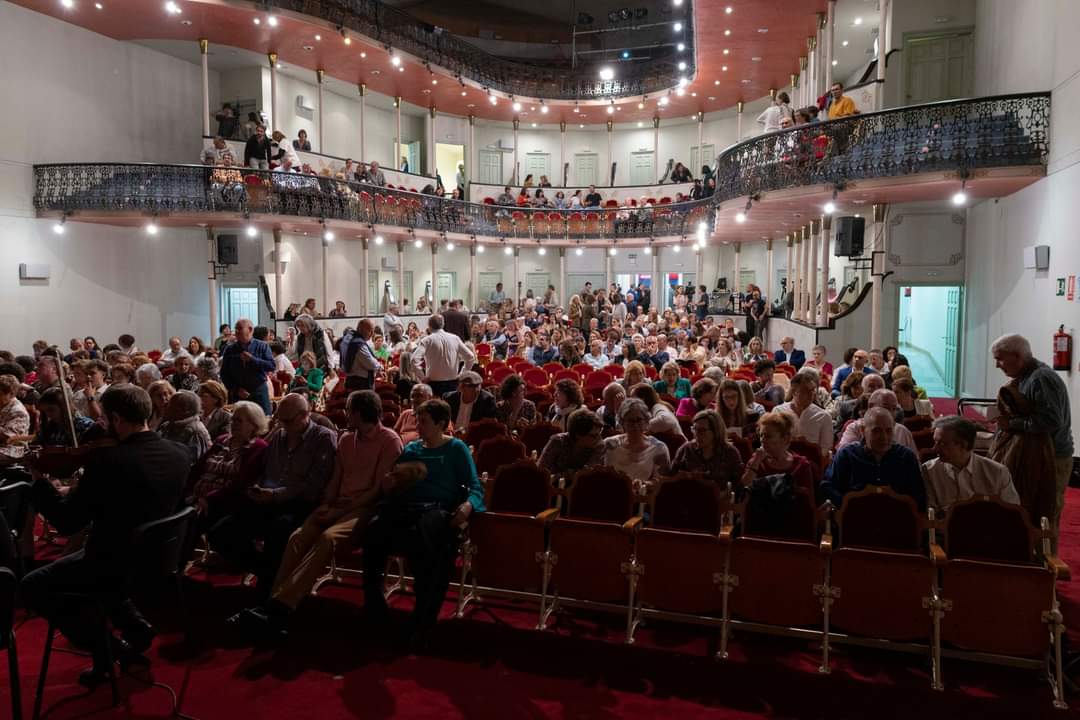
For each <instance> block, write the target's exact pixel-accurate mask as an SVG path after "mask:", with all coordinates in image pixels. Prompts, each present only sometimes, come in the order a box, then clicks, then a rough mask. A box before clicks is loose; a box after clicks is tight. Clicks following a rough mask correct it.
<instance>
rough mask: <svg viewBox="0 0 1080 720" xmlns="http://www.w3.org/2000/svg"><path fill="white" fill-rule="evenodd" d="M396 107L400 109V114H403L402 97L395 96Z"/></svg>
mask: <svg viewBox="0 0 1080 720" xmlns="http://www.w3.org/2000/svg"><path fill="white" fill-rule="evenodd" d="M394 107H396V108H397V109H398V112H401V96H400V95H395V96H394Z"/></svg>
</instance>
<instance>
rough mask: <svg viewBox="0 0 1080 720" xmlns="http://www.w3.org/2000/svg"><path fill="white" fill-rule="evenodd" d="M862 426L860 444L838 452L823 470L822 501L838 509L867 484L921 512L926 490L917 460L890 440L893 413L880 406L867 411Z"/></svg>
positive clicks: (904, 448) (902, 447)
mask: <svg viewBox="0 0 1080 720" xmlns="http://www.w3.org/2000/svg"><path fill="white" fill-rule="evenodd" d="M862 425H863V440H862V442H858V443H851V444H849V445H846V446H844V447H843V448H841V449H840V450H838V451H837V453H836V457H834V458H833V460H832V463H831V464H830V465H829V468H828V470H826V472H825V479H824V480H823V481H822V483H821V489H822V493H823V494H824V496H825V498H826V499H828V500H831V501H832V502H833V504H834V505H835V506H836V507H838V508H839V507H840V506H841V504H842V503H843V500H844V495H846V494H847V493H849V492H856V491H858V490H862V489H863V488H865V487H867V486H870V485H888V486H889V487H891V488H892V489H893V490H895V491H896V492H897V493H899V494H901V495H908V496H910V497H911V498H913V499H914V500H915V502H916V504H917V505H918V506H919V509H920V510H923V509H925V508H926V489H925V487H924V486H923V481H922V473H921V470H920V467H919V459H918V457H917V456H916V455H915V453H913V452H912V451H911V450H909V449H908V448H906V447H904V446H903V445H900V444H898V443H896V442H895V441H894V440H893V437H894V435H893V429H894V427H895V425H896V420H895V418H894V417H893V413H892V412H891V411H889V410H886V409H885V408H883V407H874V408H870V409H869V410H867V411H866V415H865V416H864V417H863V419H862Z"/></svg>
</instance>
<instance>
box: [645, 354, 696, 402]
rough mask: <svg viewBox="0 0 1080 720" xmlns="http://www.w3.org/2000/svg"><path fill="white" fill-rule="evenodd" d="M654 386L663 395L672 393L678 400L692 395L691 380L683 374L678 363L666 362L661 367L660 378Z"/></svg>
mask: <svg viewBox="0 0 1080 720" xmlns="http://www.w3.org/2000/svg"><path fill="white" fill-rule="evenodd" d="M653 388H655V389H656V392H658V393H660V394H661V395H671V396H672V397H674V398H675V399H676V400H682V399H683V398H687V397H690V381H689V380H687V379H686V378H684V377H682V376H681V373H680V371H679V366H678V364H677V363H673V362H666V363H664V366H663V367H662V368H660V379H659V380H657V381H656V382H654V383H653Z"/></svg>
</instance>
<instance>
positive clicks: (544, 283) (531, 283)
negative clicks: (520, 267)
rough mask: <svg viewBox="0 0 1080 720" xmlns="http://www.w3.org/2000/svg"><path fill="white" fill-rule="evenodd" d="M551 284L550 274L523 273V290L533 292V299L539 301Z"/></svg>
mask: <svg viewBox="0 0 1080 720" xmlns="http://www.w3.org/2000/svg"><path fill="white" fill-rule="evenodd" d="M550 284H551V273H525V289H526V290H532V291H533V297H534V298H536V299H537V300H540V299H541V298H543V297H544V293H545V292H547V288H548V285H550Z"/></svg>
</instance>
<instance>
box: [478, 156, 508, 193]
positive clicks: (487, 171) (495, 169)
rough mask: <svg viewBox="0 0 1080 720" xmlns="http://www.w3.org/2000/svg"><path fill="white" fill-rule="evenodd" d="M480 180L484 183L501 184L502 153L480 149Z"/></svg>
mask: <svg viewBox="0 0 1080 720" xmlns="http://www.w3.org/2000/svg"><path fill="white" fill-rule="evenodd" d="M480 182H481V183H483V184H485V185H502V182H503V180H502V153H500V152H492V151H491V150H481V151H480Z"/></svg>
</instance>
